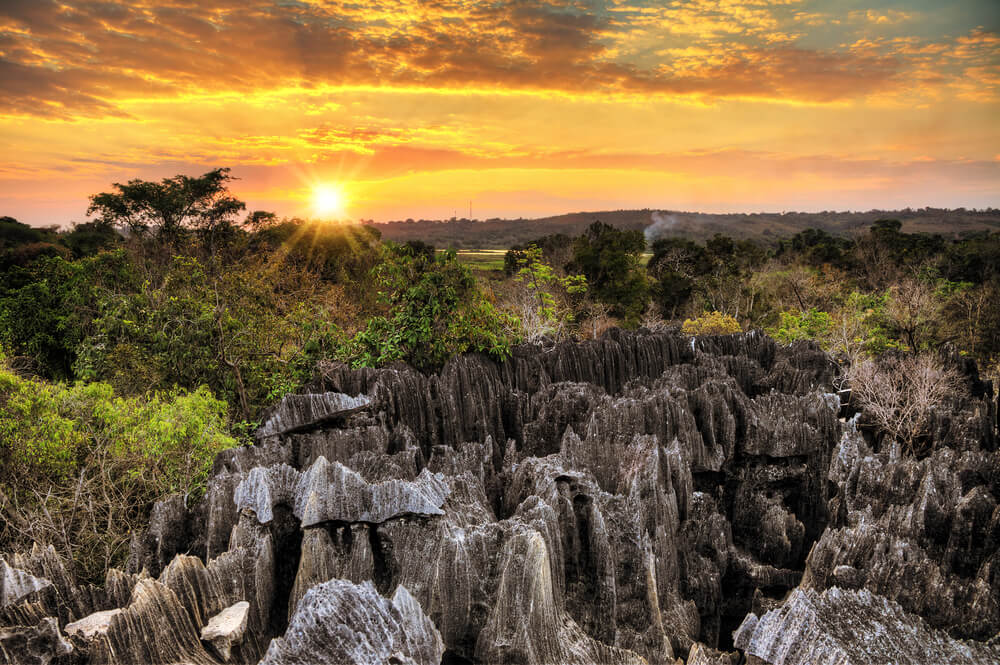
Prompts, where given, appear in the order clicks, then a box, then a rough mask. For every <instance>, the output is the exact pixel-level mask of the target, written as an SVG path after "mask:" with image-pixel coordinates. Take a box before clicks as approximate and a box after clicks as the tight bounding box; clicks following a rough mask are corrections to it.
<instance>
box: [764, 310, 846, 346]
mask: <svg viewBox="0 0 1000 665" xmlns="http://www.w3.org/2000/svg"><path fill="white" fill-rule="evenodd" d="M832 327H833V319H832V318H831V317H830V315H829V314H828V313H827V312H821V311H819V310H817V309H816V308H815V307H813V308H812V309H810V310H809V311H807V312H801V311H800V312H781V313H780V314H779V323H778V326H777V327H776V328H772V329H770V330H768V331H767V332H768V334H769V335H771V336H772V337H774V338H775V339H776V340H778V341H779V342H781V343H782V344H790V343H791V342H794V341H796V340H800V339H825V338H827V336H828V335H829V334H830V331H831V329H832Z"/></svg>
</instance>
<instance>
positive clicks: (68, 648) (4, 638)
mask: <svg viewBox="0 0 1000 665" xmlns="http://www.w3.org/2000/svg"><path fill="white" fill-rule="evenodd" d="M72 652H73V645H72V644H70V643H69V642H67V641H66V640H65V639H64V638H63V636H62V634H61V633H60V632H59V624H58V623H57V622H56V620H55V619H53V618H51V617H49V618H46V619H42V621H41V622H40V623H39V624H38V625H37V626H7V627H3V628H0V656H2V657H3V658H2V659H3V662H5V663H10V664H11V665H49V663H51V662H53V661H59V660H61V659H62V658H63V657H65V656H68V655H69V654H71V653H72Z"/></svg>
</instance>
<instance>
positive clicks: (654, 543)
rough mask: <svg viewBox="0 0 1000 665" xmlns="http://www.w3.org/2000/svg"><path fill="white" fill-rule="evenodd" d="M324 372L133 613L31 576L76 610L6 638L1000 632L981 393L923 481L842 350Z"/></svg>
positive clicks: (937, 643)
mask: <svg viewBox="0 0 1000 665" xmlns="http://www.w3.org/2000/svg"><path fill="white" fill-rule="evenodd" d="M321 370H322V371H321V372H320V373H319V375H318V378H317V379H316V381H315V383H314V384H313V385H312V386H310V391H311V392H310V393H309V394H304V395H294V396H288V397H287V398H286V399H285V400H283V401H282V403H281V404H279V405H278V406H277V407H276V408H275V409H274V410H273V411H272V412H271V413H270V414H269V416H268V418H267V419H266V422H265V424H264V425H263V426H262V428H261V429H260V431H259V432H258V433H257V443H256V445H254V446H249V447H243V448H239V449H234V450H230V451H226V452H225V453H223V454H220V455H219V456H218V458H217V459H216V462H215V465H214V470H213V474H212V476H211V478H210V479H209V481H208V488H207V492H206V494H205V498H204V500H203V501H202V502H201V503H200V504H198V505H190V506H189V505H185V504H184V502H183V500H181V499H180V498H179V497H175V498H170V499H168V500H166V501H164V502H162V503H161V504H159V505H158V506H157V508H156V509H155V510H154V514H153V517H152V519H151V522H150V527H149V529H148V530H146V531H145V532H143V533H140V534H136V536H135V538H134V540H133V546H132V555H131V557H130V565H129V568H128V572H126V573H122V572H119V571H110V572H109V574H108V580H107V584H106V585H105V587H104V588H95V587H89V586H81V585H77V584H75V582H74V580H73V579H72V576H71V575H69V573H68V572H67V571H66V569H65V567H64V566H63V565H62V564H61V562H59V561H58V557H55V555H54V552H49V551H45V550H42V549H41V548H37V549H36V551H35V552H33V553H32V554H31V555H29V556H15V557H13V558H9V559H8V561H10V568H11V569H16V570H17V571H21V572H23V573H24V575H28V576H31V577H32V578H34V579H38V580H47V581H48V582H49V585H48V586H46V585H44V584H43V583H38V584H35V586H36V587H38V588H29V587H31V584H27V583H26V582H25V583H24V584H22V582H17V584H15V585H13V586H10V588H12V589H13V588H17V589H27V592H26V593H23V594H22V593H21V592H20V591H18V592H17V593H14V594H13V595H11V598H12V600H11V602H10V603H9V604H8V605H7V606H6V607H3V608H0V619H2V622H3V625H7V626H16V627H18V630H22V631H23V630H29V629H27V628H25V627H26V626H30V627H35V626H38V625H39V623H40V622H41V621H42V620H43V619H45V618H47V617H52V618H54V619H55V620H56V627H57V628H58V627H62V628H63V629H64V630H66V631H67V632H68V630H69V626H67V624H70V625H73V623H74V622H79V621H80V620H85V621H86V620H88V618H89V620H91V621H94V622H96V621H97V620H96V619H95V618H94V613H95V612H100V613H104V612H110V613H111V614H108V615H102V616H106V617H108V618H107V625H106V628H101V629H100V630H95V631H93V632H92V633H91V634H90V635H89V637H88V638H87V639H83V637H82V635H81V634H80V631H79V630H78V625H79V624H78V625H76V626H73V628H74V630H73V635H72V636H71V638H70V639H71V640H72V642H73V644H74V646H75V654H74V656H73V658H75V659H78V660H79V661H80V662H95V663H101V662H124V661H130V662H139V661H141V662H150V663H163V664H166V663H180V662H190V663H209V662H215V663H217V662H221V661H224V660H225V661H227V662H236V663H256V662H258V661H260V660H261V659H263V660H264V661H265V662H268V663H275V664H277V663H306V662H310V663H312V662H338V663H339V662H387V663H391V662H399V663H410V662H412V663H424V662H427V663H430V662H434V663H439V662H442V660H443V661H444V662H451V663H456V662H519V663H520V662H527V663H552V662H560V663H563V662H565V663H596V662H600V663H636V664H638V663H643V662H645V663H663V664H668V663H669V664H671V665H673V664H674V663H676V662H677V661H678V660H683V659H688V661H689V662H692V663H703V664H708V663H713V664H714V663H730V664H733V663H736V662H739V661H740V659H741V658H746V659H749V661H750V662H761V660H760V659H762V658H775V657H778V656H776V655H775V654H785V655H782V656H780V657H782V658H786V659H787V658H792V659H793V660H787V662H803V661H801V660H800V661H796V660H794V658H795V657H797V656H795V654H804V653H812V654H819V649H821V648H822V646H821V645H822V644H826V645H828V646H829V647H830V649H832V650H833V651H831V653H837V654H841V655H839V656H837V658H840V661H837V660H836V658H835V659H834V660H833V661H829V662H841V661H842V662H871V661H866V660H856V658H857V656H856V655H853V654H855V651H857V648H856V645H853V644H851V643H850V640H848V639H847V638H845V637H844V635H845V634H846V633H844V632H843V631H845V630H847V629H848V628H850V630H856V631H858V634H860V635H866V634H871V635H875V636H877V635H880V634H883V633H884V634H886V635H895V634H898V635H904V634H910V635H912V638H913V639H912V642H913V644H912V645H910V646H912V648H913V649H916V650H918V651H919V650H921V649H922V650H923V653H935V654H946V653H948V652H947V651H946V649H947V648H951V647H950V646H948V645H953V646H954V645H959V646H958V647H955V648H964V647H961V646H960V645H961V643H960V642H958V641H955V640H959V639H971V640H979V642H984V641H985V640H987V639H990V638H992V637H993V636H994V635H996V634H997V633H998V632H1000V608H998V607H997V603H998V598H1000V593H998V587H997V584H998V579H1000V575H998V574H997V573H996V572H995V571H997V570H1000V560H998V556H1000V554H998V547H1000V531H998V523H1000V511H998V508H997V500H998V498H1000V475H998V472H997V469H1000V458H998V457H997V455H998V454H1000V453H997V450H996V441H997V438H996V436H995V432H994V431H993V428H995V424H996V423H995V415H996V412H995V409H994V406H993V402H992V397H991V392H990V391H989V390H988V389H987V388H988V386H986V385H985V384H981V382H980V384H976V386H978V387H977V388H976V390H978V391H979V392H978V393H977V392H976V391H975V390H972V391H970V394H971V395H972V396H971V397H970V398H968V399H966V401H965V402H962V403H960V404H958V403H957V404H955V405H951V406H950V407H949V409H950V411H948V414H949V415H948V418H947V423H945V420H944V419H943V418H944V416H942V420H940V423H939V425H940V426H936V429H935V432H937V434H935V436H937V437H938V438H937V439H935V440H936V441H937V442H938V445H937V447H936V449H935V451H934V452H933V454H932V455H931V456H929V457H927V458H926V459H920V460H918V459H910V458H905V457H902V456H900V455H899V454H898V452H894V451H893V450H891V449H890V450H881V449H879V448H878V446H877V445H876V441H875V440H874V439H872V438H871V437H868V438H867V439H866V438H865V435H864V434H863V433H861V432H859V431H858V429H857V428H856V427H855V422H856V421H846V422H845V421H844V420H843V419H842V417H841V416H843V415H844V412H845V411H848V412H849V411H850V408H851V407H850V406H849V405H848V406H844V405H843V404H841V401H840V399H839V398H838V396H837V394H836V393H835V392H834V391H833V386H832V382H833V380H834V378H835V377H836V374H837V368H836V366H835V365H834V364H833V363H832V362H831V361H830V359H829V357H827V356H826V354H824V353H823V352H822V351H821V350H820V349H818V348H817V347H815V346H814V345H811V344H806V343H799V344H796V345H792V346H784V347H783V346H779V345H777V344H776V343H775V342H774V341H773V340H771V339H770V338H768V337H767V336H765V335H762V334H758V333H748V334H741V335H730V336H721V337H706V338H699V339H690V338H685V337H682V336H680V335H678V334H676V333H657V334H653V333H649V332H647V331H639V332H634V333H630V332H623V331H620V330H613V331H609V333H607V334H606V335H605V336H603V337H602V338H600V339H598V340H591V341H587V342H582V343H571V342H563V343H559V344H556V345H554V346H552V347H548V348H540V347H527V346H525V347H519V348H518V349H516V350H515V352H514V353H513V355H512V357H511V358H510V359H509V360H507V361H506V362H503V363H496V362H493V361H491V360H489V359H487V358H485V357H482V356H478V355H466V356H461V357H458V358H455V359H453V360H452V361H450V362H449V363H448V364H447V365H446V366H445V367H444V368H443V369H442V370H441V371H440V372H438V373H436V374H433V375H425V374H421V373H419V372H417V371H416V370H414V369H412V368H410V367H406V366H402V365H398V366H392V367H388V368H383V369H378V370H370V369H365V370H351V369H349V368H347V367H344V366H342V365H326V366H323V367H322V368H321ZM970 376H971V375H970ZM971 380H972V379H970V381H971ZM976 380H977V381H978V379H976ZM991 417H992V418H993V420H992V421H991V420H990V418H991ZM862 419H863V416H862ZM945 425H947V426H945ZM17 575H20V573H17ZM17 579H18V580H22V581H26V580H28V578H26V577H18V578H17ZM834 587H836V588H837V590H836V591H834V590H833V588H834ZM7 588H8V587H7V586H5V587H4V589H7ZM5 593H6V592H5ZM14 596H16V598H14ZM5 597H6V596H5ZM873 608H874V609H873ZM885 608H890V609H889V610H885V611H886V612H889V614H887V615H884V616H883V617H882V618H880V617H879V614H878V612H881V611H883V610H884V609H885ZM890 610H891V611H890ZM783 612H784V614H782V613H783ZM748 616H749V617H756V618H753V619H750V618H748ZM886 616H890V617H891V618H889V619H886V618H885V617H886ZM838 620H839V621H841V623H839V624H838V623H837V621H838ZM880 621H881V622H882V623H879V622H880ZM748 622H749V623H748ZM754 622H756V623H754ZM845 622H846V623H845ZM921 622H923V623H921ZM758 624H759V627H758ZM741 626H742V627H741ZM845 626H847V628H845ZM737 628H739V629H740V630H739V632H738V633H737V638H738V639H737V642H736V644H735V645H734V643H733V633H734V631H736V630H737ZM793 628H794V630H793ZM33 629H34V628H32V630H33ZM779 629H780V631H781V635H783V637H782V638H781V640H784V641H781V640H778V641H780V642H781V646H780V649H779V650H778V651H775V652H774V653H771V652H770V651H767V649H765V648H764V647H763V646H761V645H763V644H765V643H767V644H770V643H771V642H774V643H775V644H777V642H775V639H776V638H775V639H772V638H771V637H767V636H768V635H771V634H772V633H774V631H777V630H779ZM759 631H763V632H760V635H758V632H759ZM768 631H771V632H768ZM838 631H839V632H838ZM880 631H881V632H880ZM894 631H895V632H894ZM906 631H910V632H909V633H906ZM936 631H944V632H943V633H942V632H936ZM828 633H829V635H828ZM786 634H787V635H786ZM755 636H756V637H755ZM892 639H895V638H892ZM768 640H771V642H768ZM824 640H828V641H824ZM829 640H832V641H829ZM949 640H952V641H953V642H949ZM880 644H881V643H880V642H877V641H876V642H873V643H872V648H882V647H881V646H879V645H880ZM741 645H742V646H741ZM752 645H756V646H752ZM970 645H971V646H969V648H970V649H973V650H975V649H978V648H980V647H982V644H978V646H977V643H973V642H970ZM886 648H888V647H886ZM838 649H839V650H840V651H837V650H838ZM942 649H945V650H944V651H942ZM739 650H742V654H741V653H738V651H739ZM886 653H889V652H886ZM900 653H901V654H903V655H900V656H899V657H900V658H901V659H902V658H903V657H904V655H905V654H906V653H909V652H900ZM970 653H971V652H970ZM976 653H978V652H976ZM986 653H989V652H988V651H987V652H986ZM844 654H846V655H844ZM845 658H846V659H847V660H844V659H845ZM754 659H757V660H756V661H754ZM852 659H855V660H852ZM764 662H770V661H764ZM776 662H777V661H776ZM781 662H785V661H781ZM900 662H905V661H902V660H901V661H900Z"/></svg>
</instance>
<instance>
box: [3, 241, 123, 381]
mask: <svg viewBox="0 0 1000 665" xmlns="http://www.w3.org/2000/svg"><path fill="white" fill-rule="evenodd" d="M130 281H132V276H131V274H130V271H129V270H128V264H127V258H126V256H125V255H124V254H123V253H121V252H115V253H105V254H100V255H98V256H95V257H90V258H86V259H82V260H78V261H67V260H65V259H63V258H62V257H51V258H45V259H42V260H39V261H36V262H34V263H33V264H31V265H30V266H29V267H27V268H23V269H18V270H17V271H15V272H13V273H8V274H7V276H6V279H5V282H8V283H9V284H10V287H9V288H4V287H0V343H3V344H4V345H6V347H7V348H8V349H9V350H10V352H11V353H12V354H14V355H16V356H23V357H26V358H30V359H31V361H32V362H31V365H33V366H34V367H35V370H36V371H37V372H38V373H40V374H41V375H42V376H46V377H49V378H55V379H68V378H71V377H72V376H73V369H72V368H73V364H74V363H75V362H76V354H77V346H78V345H79V344H80V343H81V342H82V341H83V340H84V339H85V338H86V337H87V335H88V334H89V332H90V329H91V322H92V320H93V317H94V313H95V311H96V309H97V301H98V298H99V294H100V293H101V292H102V290H108V291H113V292H117V290H118V289H121V288H127V286H128V284H129V283H130Z"/></svg>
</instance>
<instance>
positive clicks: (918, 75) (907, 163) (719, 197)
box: [0, 0, 1000, 223]
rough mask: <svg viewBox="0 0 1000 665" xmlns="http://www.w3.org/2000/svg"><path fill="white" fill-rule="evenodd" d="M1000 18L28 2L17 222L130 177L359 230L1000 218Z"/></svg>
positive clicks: (714, 5)
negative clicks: (229, 183)
mask: <svg viewBox="0 0 1000 665" xmlns="http://www.w3.org/2000/svg"><path fill="white" fill-rule="evenodd" d="M998 18H1000V17H998V13H997V11H996V9H995V7H994V6H993V5H992V4H991V3H989V2H985V1H984V2H975V1H973V0H965V1H963V2H959V3H957V4H955V5H954V6H949V7H944V6H942V7H941V8H939V9H934V10H931V9H928V8H926V7H925V8H922V9H920V10H919V11H918V10H910V9H908V8H905V7H900V6H899V5H897V4H893V5H892V6H880V5H879V4H878V3H876V5H873V6H871V7H857V8H855V9H852V10H843V9H840V8H839V6H838V3H826V2H821V1H819V0H785V1H783V2H767V1H764V0H724V1H723V2H717V1H714V0H713V1H709V0H687V1H678V2H671V3H658V2H634V1H631V0H629V1H626V0H609V1H607V2H601V1H594V2H575V1H572V2H571V1H566V2H531V1H527V0H526V1H522V2H514V3H510V2H487V3H482V2H473V1H472V0H438V1H436V2H423V1H418V0H385V1H368V0H362V1H361V2H350V3H348V2H332V1H327V0H310V1H304V0H303V1H299V2H290V3H274V2H263V1H261V0H240V1H237V0H205V1H204V2H192V1H188V0H168V1H167V2H153V1H151V0H149V1H146V0H144V1H141V2H124V1H123V0H109V1H104V2H90V1H77V0H64V1H61V2H54V1H51V0H8V1H7V2H5V3H3V5H2V7H0V95H2V97H0V98H2V99H3V102H2V104H0V144H2V145H4V146H5V153H6V155H8V158H7V159H6V160H5V163H4V164H2V165H0V205H5V206H8V208H9V210H4V211H0V214H10V213H11V212H14V213H16V214H18V215H21V216H23V217H25V218H26V219H29V220H32V221H38V222H42V221H46V222H47V221H52V222H58V223H64V222H66V221H68V220H67V219H64V218H57V217H54V216H58V215H72V216H74V218H78V217H79V216H81V214H82V210H83V209H85V207H86V206H85V197H86V194H87V193H94V192H95V191H99V190H100V189H101V188H107V187H108V186H109V184H110V183H111V182H113V181H115V180H123V179H128V178H132V177H165V176H168V175H173V173H176V172H181V171H184V172H189V173H197V172H198V170H199V169H205V170H207V169H209V168H214V167H216V166H231V167H233V169H234V174H236V175H237V176H239V177H241V178H242V179H241V180H240V181H238V183H237V188H242V189H241V191H242V192H244V196H259V197H260V204H261V205H263V204H265V203H266V204H267V205H270V206H272V207H274V208H275V209H276V210H277V211H278V212H279V213H281V214H286V213H287V214H292V213H293V212H301V211H302V207H303V206H306V207H308V206H309V205H310V198H311V194H310V192H311V191H312V187H313V186H314V183H315V182H333V183H350V184H344V186H345V187H347V189H346V190H345V191H349V192H350V195H351V204H350V206H349V212H350V213H351V214H353V215H356V216H359V217H378V216H380V215H389V214H393V215H395V214H402V212H398V213H397V212H396V211H397V210H399V211H402V209H403V208H405V207H406V206H407V205H412V206H414V209H413V211H412V214H407V215H406V216H415V215H416V216H419V215H420V214H421V213H420V212H419V211H418V210H417V209H423V210H426V211H430V210H438V209H439V208H442V206H441V205H438V204H436V203H434V197H435V196H437V195H441V194H442V192H448V191H449V190H451V189H456V190H459V189H460V190H461V193H460V194H459V193H457V191H456V194H455V196H458V197H459V198H462V197H466V198H484V197H485V198H487V199H489V200H490V201H495V202H496V203H495V205H494V204H491V205H492V208H490V209H491V210H494V211H503V212H505V213H509V214H512V215H518V214H534V213H537V212H539V211H540V209H541V208H544V209H545V211H549V206H555V205H563V206H566V208H567V209H578V208H581V207H584V206H583V204H584V203H585V202H591V203H593V204H594V205H595V206H596V205H598V204H599V202H600V201H604V202H605V206H604V207H614V206H618V205H621V206H626V207H630V206H631V205H632V204H630V203H629V201H634V202H635V205H639V204H640V203H642V202H650V201H653V200H654V199H655V200H656V201H658V202H659V203H658V205H663V206H669V205H670V198H671V197H674V198H675V199H678V200H686V201H689V202H691V203H702V204H704V205H706V206H711V207H714V208H716V209H718V208H720V207H732V206H737V205H743V204H746V205H764V204H765V203H769V204H772V205H779V204H781V203H782V202H783V201H785V200H788V201H792V200H794V201H799V202H805V203H808V202H809V201H815V205H820V200H821V199H822V201H823V206H824V207H825V206H827V205H828V203H829V199H830V198H833V197H835V196H836V194H835V193H836V192H840V193H843V195H844V196H852V195H853V196H859V198H858V201H862V200H864V201H868V200H870V199H871V198H872V197H874V196H876V195H877V192H878V191H879V188H880V187H881V188H882V191H884V192H887V194H886V196H887V198H891V199H892V200H903V199H905V195H906V193H909V194H910V195H912V196H917V197H925V198H926V199H928V200H927V201H926V203H941V202H945V201H959V200H963V201H964V203H965V204H967V205H976V204H983V203H984V202H992V203H996V201H997V198H998V194H1000V191H998V190H1000V186H998V184H997V183H998V182H1000V179H998V178H997V177H996V176H997V174H996V172H995V170H994V169H993V165H995V164H996V159H995V155H996V154H997V152H998V150H1000V130H998V129H997V125H996V122H995V118H996V117H997V114H998V112H1000V35H998V33H997V30H996V28H997V25H998ZM918 158H919V159H918ZM987 165H988V166H987ZM561 171H565V173H561ZM597 173H600V174H603V175H602V176H601V177H605V180H604V181H601V180H600V178H598V177H597V176H592V174H597ZM636 173H642V174H644V175H642V176H641V177H637V178H635V179H632V178H631V176H630V174H636ZM476 174H479V176H478V180H477V176H476ZM574 178H576V179H577V180H576V181H575V182H579V183H585V184H580V185H573V184H572V183H573V182H574V180H573V179H574ZM38 181H43V182H41V183H39V182H38ZM54 183H60V184H58V185H54ZM476 183H478V184H476ZM503 183H506V184H504V185H503V187H501V186H500V185H501V184H503ZM459 184H461V187H458V185H459ZM643 187H648V188H649V191H646V190H643V189H642V188H643ZM423 188H426V191H425V189H423ZM485 192H490V193H489V195H488V196H487V195H486V194H485ZM529 192H530V193H529ZM859 192H863V195H859V194H858V193H859ZM852 193H853V194H852ZM695 194H697V195H695ZM448 196H451V194H448ZM383 197H392V198H393V202H392V204H391V205H390V204H388V203H386V202H385V201H384V200H383ZM401 197H406V198H401ZM505 197H506V198H505ZM574 197H576V198H574ZM810 197H812V198H810ZM962 197H965V199H962ZM43 198H44V199H47V200H45V201H43V200H42V199H43ZM73 201H75V203H73ZM81 201H82V203H81ZM542 201H544V202H545V203H544V204H542V203H537V202H542ZM573 201H579V205H578V204H575V203H573ZM532 202H536V203H532ZM250 203H251V206H252V207H255V208H259V207H261V205H257V204H255V203H254V202H250ZM912 203H913V204H914V205H916V204H918V203H920V201H913V202H912ZM851 205H854V203H853V202H852V201H847V200H845V201H844V206H845V207H848V206H851ZM74 206H75V207H74ZM421 206H423V207H422V208H421ZM533 206H534V207H533ZM447 207H448V206H447V205H444V206H443V208H447ZM483 210H484V211H485V210H486V208H483ZM445 212H447V211H445Z"/></svg>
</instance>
